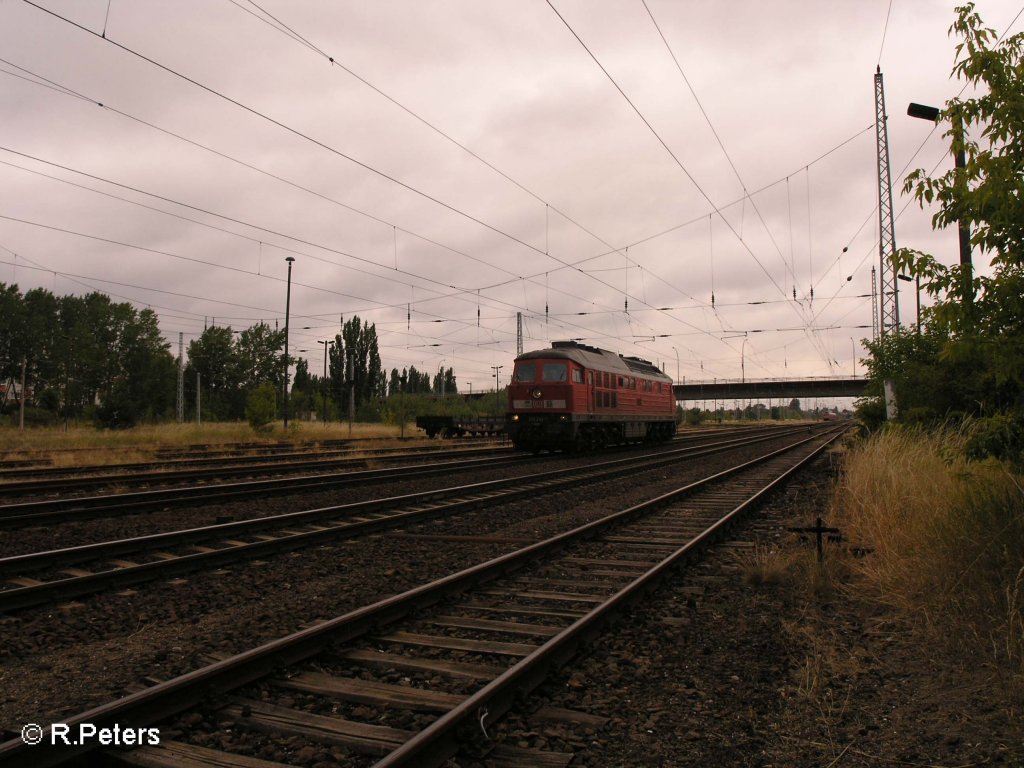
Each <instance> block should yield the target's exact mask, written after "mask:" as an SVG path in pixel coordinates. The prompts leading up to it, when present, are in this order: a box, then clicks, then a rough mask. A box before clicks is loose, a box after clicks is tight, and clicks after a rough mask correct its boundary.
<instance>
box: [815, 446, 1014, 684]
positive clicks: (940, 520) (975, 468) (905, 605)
mask: <svg viewBox="0 0 1024 768" xmlns="http://www.w3.org/2000/svg"><path fill="white" fill-rule="evenodd" d="M966 442H967V435H966V431H965V430H960V431H953V430H949V429H947V430H940V431H924V430H901V429H893V430H886V431H884V432H881V433H879V434H876V435H875V436H873V437H871V438H870V439H868V440H867V441H865V442H864V443H862V444H860V445H859V446H857V447H856V448H854V449H853V450H852V451H851V452H850V454H849V456H848V458H847V461H846V466H845V471H844V474H843V477H842V478H841V480H840V482H839V484H838V486H837V488H836V493H835V497H834V502H833V509H832V520H833V524H835V525H837V526H838V527H840V528H842V530H843V535H844V538H845V539H846V540H847V541H848V542H850V543H851V544H853V545H856V546H858V547H863V548H865V549H866V550H867V551H868V554H866V555H865V556H864V557H860V558H852V559H851V560H850V561H849V562H848V563H847V564H848V565H849V566H850V568H851V569H852V574H851V576H852V579H851V581H850V582H848V586H849V587H850V588H852V589H854V590H856V591H857V592H858V593H859V594H860V596H862V597H868V598H870V599H873V600H875V601H877V602H878V603H880V604H883V605H885V606H888V607H889V608H891V609H892V615H895V616H897V617H899V619H898V620H901V621H906V622H907V623H908V625H910V626H912V627H914V628H915V629H917V630H920V631H922V632H923V633H925V635H926V636H927V637H929V638H931V639H934V640H941V641H942V642H944V643H946V642H948V643H952V644H953V645H954V646H956V647H958V648H959V649H962V650H963V651H965V652H971V654H972V655H971V656H969V657H968V656H965V657H964V658H974V659H979V654H980V655H981V656H980V658H984V659H986V660H987V662H988V663H990V664H993V665H996V666H999V667H1005V668H1008V670H1009V671H1010V672H1011V676H1015V677H1016V678H1017V680H1018V685H1019V684H1020V683H1019V681H1020V679H1021V673H1024V624H1022V617H1024V478H1022V476H1021V475H1019V474H1016V473H1015V472H1013V471H1012V470H1011V469H1009V468H1008V467H1007V466H1006V465H1003V464H1000V463H997V462H994V461H988V462H970V461H968V460H967V459H965V458H964V448H965V445H966Z"/></svg>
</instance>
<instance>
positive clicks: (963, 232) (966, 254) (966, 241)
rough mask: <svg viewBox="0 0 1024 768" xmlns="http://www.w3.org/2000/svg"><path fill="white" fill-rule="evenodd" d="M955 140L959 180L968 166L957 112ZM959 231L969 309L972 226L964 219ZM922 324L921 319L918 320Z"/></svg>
mask: <svg viewBox="0 0 1024 768" xmlns="http://www.w3.org/2000/svg"><path fill="white" fill-rule="evenodd" d="M953 142H954V147H958V149H957V150H956V162H955V163H954V166H955V167H956V169H957V171H959V173H958V174H957V180H958V181H959V180H960V179H959V177H960V176H962V175H963V173H962V171H963V169H964V168H966V167H967V152H966V150H965V148H964V119H963V116H962V115H959V114H957V116H956V120H955V121H954V123H953ZM957 233H958V235H959V238H960V269H961V271H962V273H963V281H964V287H963V294H964V295H963V299H964V309H969V308H970V306H971V305H972V304H973V303H974V265H973V264H972V263H971V227H970V224H968V223H967V222H966V221H964V220H963V219H960V220H959V222H958V227H957ZM918 324H919V325H920V320H918Z"/></svg>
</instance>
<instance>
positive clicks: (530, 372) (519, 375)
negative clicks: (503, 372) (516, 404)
mask: <svg viewBox="0 0 1024 768" xmlns="http://www.w3.org/2000/svg"><path fill="white" fill-rule="evenodd" d="M536 379H537V366H536V365H534V364H533V363H519V365H517V366H516V381H524V382H528V383H532V382H534V381H536Z"/></svg>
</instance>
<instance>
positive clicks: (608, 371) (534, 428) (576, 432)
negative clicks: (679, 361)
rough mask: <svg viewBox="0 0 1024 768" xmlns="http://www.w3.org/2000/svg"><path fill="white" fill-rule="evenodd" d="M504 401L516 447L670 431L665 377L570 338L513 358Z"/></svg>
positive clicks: (610, 440) (664, 436) (576, 445)
mask: <svg viewBox="0 0 1024 768" xmlns="http://www.w3.org/2000/svg"><path fill="white" fill-rule="evenodd" d="M508 404H509V412H508V416H507V420H506V422H507V423H506V426H507V429H508V434H509V437H511V438H512V443H513V445H515V447H516V448H519V449H523V450H530V451H539V450H554V449H562V450H585V449H590V448H599V447H602V446H606V445H616V444H619V443H628V442H639V441H642V440H668V439H669V438H671V437H672V436H673V435H674V434H675V432H676V422H675V412H676V403H675V397H674V396H673V394H672V379H670V378H669V377H668V376H666V375H665V374H664V373H662V372H661V371H660V370H658V368H657V366H655V365H653V364H651V363H649V362H648V361H646V360H641V359H640V358H638V357H623V356H622V355H617V354H615V353H614V352H609V351H608V350H605V349H598V348H597V347H590V346H586V345H584V344H577V343H576V342H574V341H556V342H552V344H551V349H541V350H537V351H536V352H526V353H524V354H522V355H520V356H519V357H517V358H516V361H515V368H514V370H513V372H512V383H511V384H510V385H509V388H508Z"/></svg>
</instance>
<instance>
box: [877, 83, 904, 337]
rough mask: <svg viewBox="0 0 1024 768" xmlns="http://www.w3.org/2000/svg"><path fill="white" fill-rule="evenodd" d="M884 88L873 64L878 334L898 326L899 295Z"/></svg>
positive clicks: (895, 328)
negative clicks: (878, 284) (878, 289)
mask: <svg viewBox="0 0 1024 768" xmlns="http://www.w3.org/2000/svg"><path fill="white" fill-rule="evenodd" d="M886 120H887V116H886V114H885V89H884V87H883V85H882V69H881V67H876V68H875V138H876V139H877V145H878V147H877V148H878V152H877V154H878V261H879V264H880V267H881V269H880V272H879V277H880V278H881V288H882V290H881V320H882V321H881V325H880V331H881V334H882V336H885V334H886V333H887V332H896V331H898V330H899V327H900V299H899V293H897V285H898V284H897V282H896V266H895V265H894V264H893V263H892V257H893V255H894V254H895V253H896V231H895V225H894V222H893V215H892V179H891V177H890V174H889V131H888V129H887V128H886Z"/></svg>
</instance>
